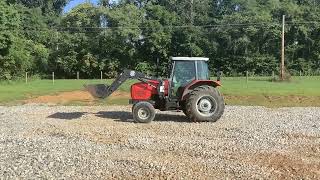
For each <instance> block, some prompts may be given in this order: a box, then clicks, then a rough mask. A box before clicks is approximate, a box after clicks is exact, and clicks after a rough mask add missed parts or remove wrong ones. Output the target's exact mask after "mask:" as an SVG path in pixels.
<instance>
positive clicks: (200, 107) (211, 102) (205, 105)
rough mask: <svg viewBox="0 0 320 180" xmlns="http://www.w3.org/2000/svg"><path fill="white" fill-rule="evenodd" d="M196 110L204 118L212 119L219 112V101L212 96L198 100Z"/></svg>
mask: <svg viewBox="0 0 320 180" xmlns="http://www.w3.org/2000/svg"><path fill="white" fill-rule="evenodd" d="M196 109H197V111H198V113H199V114H201V115H202V116H205V117H210V116H212V115H214V114H215V112H216V110H217V101H216V100H215V99H214V98H213V97H212V96H202V97H200V98H199V99H198V100H197V104H196Z"/></svg>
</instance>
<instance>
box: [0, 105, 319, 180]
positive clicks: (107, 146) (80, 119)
mask: <svg viewBox="0 0 320 180" xmlns="http://www.w3.org/2000/svg"><path fill="white" fill-rule="evenodd" d="M130 111H131V107H129V106H111V107H83V106H82V107H71V106H67V107H65V106H48V105H36V104H34V105H30V104H29V105H23V106H13V107H1V106H0V177H2V178H4V179H12V178H27V179H38V178H44V179H48V178H49V179H51V178H53V179H57V178H58V179H97V178H98V179H101V178H103V179H109V178H112V177H113V178H116V179H118V178H122V179H142V178H146V177H149V178H157V179H164V178H165V179H167V178H169V179H170V178H171V179H180V178H183V179H221V178H223V179H225V178H230V179H234V178H267V179H282V178H286V179H292V178H293V179H301V178H302V179H320V108H282V109H268V108H263V107H240V106H227V107H226V112H225V115H224V116H223V118H222V119H221V120H219V121H218V122H216V123H189V122H188V120H187V119H186V118H185V117H184V116H183V114H182V113H181V112H159V113H158V114H157V116H156V119H155V121H154V122H152V123H151V124H136V123H133V122H132V116H131V112H130ZM2 178H0V179H2Z"/></svg>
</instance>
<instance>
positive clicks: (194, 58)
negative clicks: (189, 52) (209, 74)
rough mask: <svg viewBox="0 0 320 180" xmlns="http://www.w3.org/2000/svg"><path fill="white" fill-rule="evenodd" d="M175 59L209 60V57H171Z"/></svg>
mask: <svg viewBox="0 0 320 180" xmlns="http://www.w3.org/2000/svg"><path fill="white" fill-rule="evenodd" d="M171 60H173V61H209V58H205V57H171Z"/></svg>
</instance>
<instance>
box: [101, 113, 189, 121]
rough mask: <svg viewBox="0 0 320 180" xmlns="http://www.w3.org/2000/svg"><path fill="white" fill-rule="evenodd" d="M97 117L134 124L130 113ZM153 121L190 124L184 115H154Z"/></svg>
mask: <svg viewBox="0 0 320 180" xmlns="http://www.w3.org/2000/svg"><path fill="white" fill-rule="evenodd" d="M96 116H97V117H100V118H106V119H112V120H114V121H120V122H131V123H134V121H133V117H132V113H131V112H126V111H100V112H98V113H97V114H96ZM153 121H158V122H190V120H189V119H188V118H187V117H186V116H184V115H176V114H156V117H155V118H154V120H153Z"/></svg>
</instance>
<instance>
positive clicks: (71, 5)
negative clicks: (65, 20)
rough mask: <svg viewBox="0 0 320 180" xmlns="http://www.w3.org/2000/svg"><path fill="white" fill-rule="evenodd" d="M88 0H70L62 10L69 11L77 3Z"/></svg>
mask: <svg viewBox="0 0 320 180" xmlns="http://www.w3.org/2000/svg"><path fill="white" fill-rule="evenodd" d="M86 1H88V0H71V1H70V2H69V3H68V4H67V6H66V7H65V8H64V10H63V11H64V12H68V11H70V9H72V8H73V7H75V6H77V5H78V4H81V3H85V2H86ZM98 1H99V0H90V2H91V3H94V4H97V3H98Z"/></svg>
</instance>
